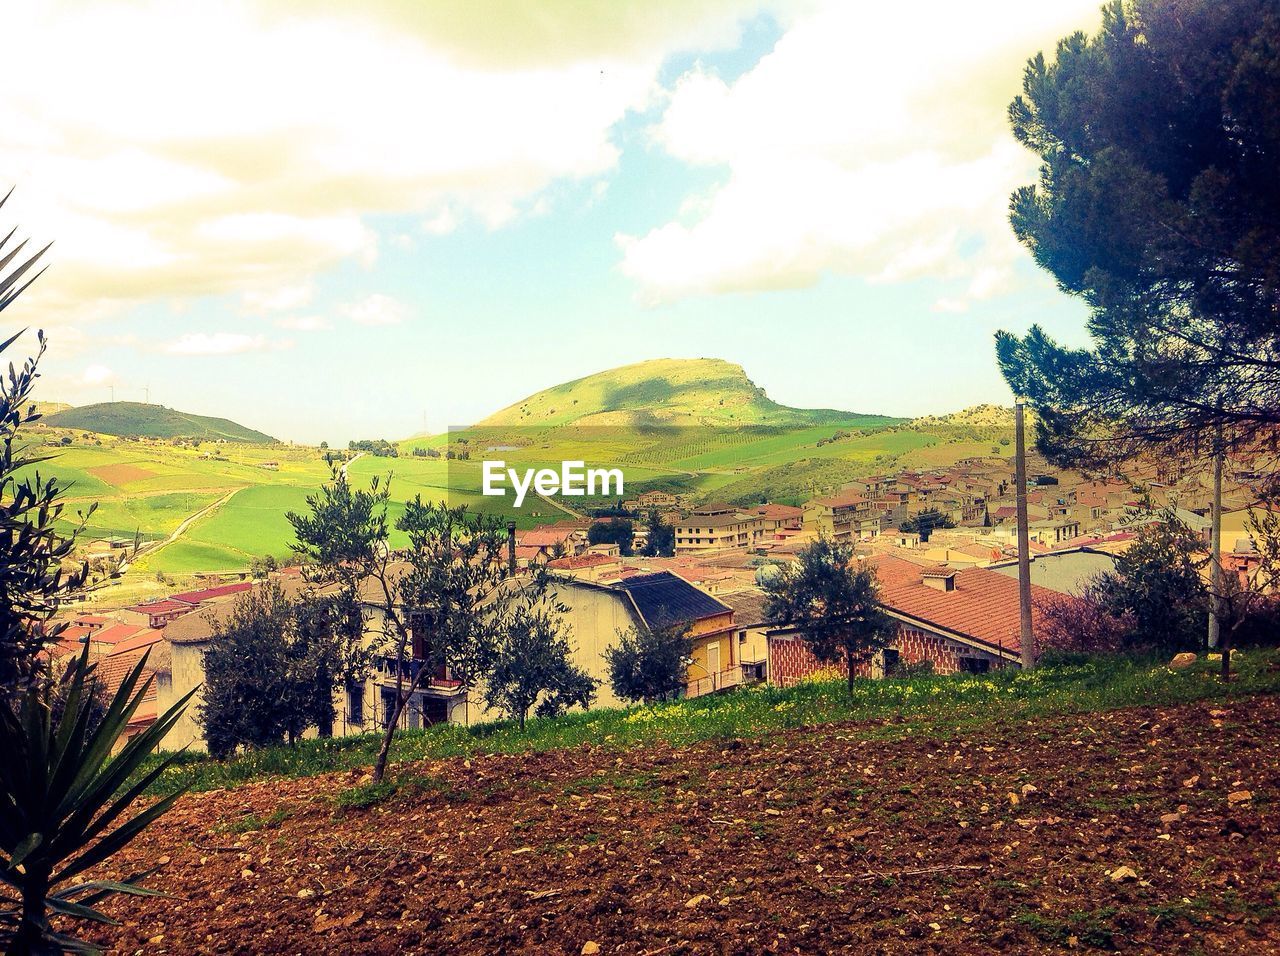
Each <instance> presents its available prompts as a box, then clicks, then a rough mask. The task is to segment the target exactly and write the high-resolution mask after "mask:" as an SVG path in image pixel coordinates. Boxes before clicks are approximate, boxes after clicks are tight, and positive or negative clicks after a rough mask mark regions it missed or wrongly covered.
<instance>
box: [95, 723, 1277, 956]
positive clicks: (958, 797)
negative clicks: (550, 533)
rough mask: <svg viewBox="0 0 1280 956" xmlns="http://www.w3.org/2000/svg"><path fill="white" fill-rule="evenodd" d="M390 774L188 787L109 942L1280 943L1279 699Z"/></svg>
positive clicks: (960, 947) (853, 728) (262, 949)
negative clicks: (358, 799) (359, 791)
mask: <svg viewBox="0 0 1280 956" xmlns="http://www.w3.org/2000/svg"><path fill="white" fill-rule="evenodd" d="M397 773H398V775H399V777H400V779H401V780H404V781H410V780H421V781H425V782H424V783H423V784H422V785H420V786H417V787H410V786H406V787H404V788H403V789H402V790H401V791H400V792H399V793H397V794H396V795H395V796H392V797H390V798H388V799H387V800H385V801H384V802H382V803H379V804H377V805H376V806H373V807H371V808H368V809H364V810H347V811H342V810H336V809H335V806H334V798H335V795H336V794H337V793H338V792H340V791H342V790H344V789H347V788H350V787H352V786H354V785H355V784H357V783H358V778H359V776H360V775H359V774H341V775H335V776H329V777H321V778H313V779H307V780H289V781H270V782H264V783H259V784H254V785H250V786H246V787H242V788H239V789H236V790H231V791H222V792H215V793H207V794H195V795H191V796H188V797H185V798H183V800H182V801H181V802H180V803H179V804H178V806H177V807H176V809H175V810H174V811H173V812H172V813H171V814H170V815H169V816H168V817H166V818H165V819H164V820H163V821H162V822H161V823H160V824H159V825H157V826H156V827H155V828H154V829H153V830H152V831H151V832H149V833H147V834H146V835H144V836H143V837H142V838H140V839H139V841H138V842H137V843H136V844H135V845H134V846H132V847H131V848H130V849H129V850H127V851H126V852H125V854H123V856H122V858H120V859H118V860H117V861H116V862H115V864H114V865H113V866H112V868H111V872H112V873H115V874H119V873H124V872H132V871H135V870H137V869H140V868H142V867H144V866H147V865H159V867H160V869H159V871H158V872H157V873H156V874H155V875H154V876H153V877H151V878H150V880H149V885H152V886H155V887H157V888H163V889H167V890H169V891H171V892H174V893H176V894H179V895H180V897H181V898H180V899H172V900H163V899H121V900H118V901H117V902H114V903H112V904H110V906H109V909H110V911H111V912H113V913H114V914H115V915H116V916H117V917H119V918H120V919H121V920H123V922H124V926H123V927H119V928H110V929H104V930H102V931H101V932H100V933H99V936H98V939H99V940H100V941H101V942H103V943H106V944H108V946H109V948H110V950H111V951H112V952H118V953H130V952H135V951H145V952H148V953H153V952H154V953H197V952H219V953H230V952H235V953H317V952H342V953H352V954H355V953H400V952H451V953H457V952H461V953H471V952H485V953H504V952H538V953H581V952H584V951H585V952H595V951H597V950H596V949H595V947H596V946H598V947H599V950H598V951H599V952H602V953H611V952H622V953H650V954H654V953H683V952H761V951H763V952H788V953H790V952H805V953H823V952H833V951H857V952H990V951H993V950H1007V951H1011V952H1028V951H1033V952H1035V951H1058V950H1061V949H1063V948H1070V947H1074V948H1077V949H1080V950H1086V949H1090V948H1093V949H1106V948H1116V949H1120V950H1124V951H1132V952H1164V953H1169V952H1184V951H1185V952H1233V953H1236V954H1246V953H1265V952H1280V839H1278V838H1277V827H1278V826H1280V804H1278V803H1277V797H1278V796H1280V701H1277V700H1276V699H1272V698H1258V699H1253V700H1248V701H1244V702H1235V703H1233V704H1231V705H1229V706H1225V708H1224V709H1218V708H1217V707H1216V706H1210V705H1199V706H1190V707H1182V708H1171V709H1167V710H1149V709H1131V710H1122V711H1112V712H1109V713H1105V714H1093V715H1086V716H1082V717H1074V716H1073V717H1061V718H1054V719H1051V720H1046V721H1040V722H1037V723H1036V724H1034V725H1028V724H1022V723H1020V724H1012V723H1004V724H1001V723H995V724H993V725H991V726H989V727H988V728H987V729H985V730H983V731H979V732H973V733H968V734H964V735H960V736H955V737H952V738H950V739H944V738H941V737H939V736H932V735H927V734H922V733H920V732H918V731H917V732H914V733H912V732H910V731H909V730H908V728H906V727H900V726H893V725H890V726H887V727H886V726H884V725H874V726H869V725H866V724H845V725H830V726H823V727H819V728H813V729H803V730H796V731H789V732H785V733H778V734H775V735H772V736H769V737H766V738H763V739H759V740H741V741H739V740H731V741H723V740H721V741H715V742H709V743H704V744H699V745H696V746H690V747H685V748H682V749H671V748H669V747H665V746H658V747H652V748H648V749H642V750H635V751H628V752H621V753H620V752H617V751H614V750H610V749H608V748H605V747H590V748H587V747H584V748H582V749H578V750H572V751H557V752H548V753H541V754H534V755H528V756H492V757H481V758H476V759H473V760H471V761H469V762H468V761H461V760H459V761H448V762H443V763H436V764H431V765H423V764H415V765H412V766H404V767H400V768H398V770H397ZM1244 791H1248V793H1249V796H1248V797H1245V796H1243V792H1244ZM1232 794H1235V796H1234V797H1231V795H1232ZM1162 817H1164V819H1163V820H1162ZM259 824H261V825H262V826H261V828H260V829H256V830H253V831H252V832H245V833H236V832H235V831H236V830H237V829H241V828H244V827H248V826H258V825H259ZM1121 867H1128V868H1129V870H1131V871H1132V875H1130V873H1129V872H1128V871H1125V870H1120V869H1119V868H1121ZM1113 877H1114V878H1113ZM584 947H585V950H584Z"/></svg>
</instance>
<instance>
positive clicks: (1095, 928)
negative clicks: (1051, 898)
mask: <svg viewBox="0 0 1280 956" xmlns="http://www.w3.org/2000/svg"><path fill="white" fill-rule="evenodd" d="M1118 912H1119V910H1117V909H1116V908H1115V907H1114V906H1104V907H1102V908H1101V909H1096V910H1089V911H1087V912H1077V913H1070V914H1068V915H1067V917H1066V919H1050V918H1048V917H1046V916H1043V915H1042V914H1040V913H1037V912H1035V911H1034V910H1023V911H1022V912H1020V913H1018V914H1017V915H1016V916H1015V917H1014V918H1013V919H1014V922H1015V923H1017V924H1019V925H1020V926H1023V927H1025V928H1026V929H1027V930H1029V931H1030V932H1031V933H1032V935H1034V936H1035V937H1036V938H1037V939H1039V940H1040V941H1041V942H1045V943H1057V944H1058V945H1060V946H1065V945H1068V944H1069V941H1070V940H1071V938H1072V937H1075V939H1076V940H1077V941H1078V942H1079V944H1080V945H1083V946H1092V947H1093V948H1094V949H1115V947H1116V937H1117V936H1120V935H1123V934H1121V933H1120V932H1119V931H1118V930H1116V929H1115V927H1114V925H1113V920H1114V919H1115V916H1116V914H1117V913H1118Z"/></svg>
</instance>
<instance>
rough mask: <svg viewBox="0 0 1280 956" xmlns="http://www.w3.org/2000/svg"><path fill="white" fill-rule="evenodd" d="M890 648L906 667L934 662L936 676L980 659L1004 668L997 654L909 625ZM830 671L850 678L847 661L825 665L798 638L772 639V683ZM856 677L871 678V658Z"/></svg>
mask: <svg viewBox="0 0 1280 956" xmlns="http://www.w3.org/2000/svg"><path fill="white" fill-rule="evenodd" d="M889 647H891V648H894V649H895V650H897V651H898V653H899V654H900V655H901V657H900V660H901V661H902V663H904V664H914V663H917V662H919V661H924V660H928V661H932V662H933V671H934V673H935V674H955V673H957V672H958V671H960V670H961V669H962V667H961V663H960V660H961V658H965V657H968V658H976V659H978V660H986V661H989V662H990V666H991V667H992V668H996V667H999V666H1000V663H999V658H998V657H997V656H996V655H995V654H988V653H986V652H984V651H980V650H978V649H976V648H973V647H970V646H968V645H966V644H961V643H960V642H958V641H953V640H950V639H949V638H946V637H943V636H942V635H940V634H933V633H931V632H929V631H924V630H921V629H919V628H915V627H911V626H909V625H906V624H900V625H899V626H898V633H897V635H896V636H895V637H894V639H893V640H892V641H890V642H889ZM824 671H830V672H832V673H834V674H839V675H840V676H841V677H844V676H847V674H848V669H847V668H846V666H845V662H844V661H836V662H833V663H824V662H822V661H820V660H818V659H817V658H816V657H815V656H814V654H813V652H812V651H811V650H809V646H808V644H806V643H805V641H804V640H803V639H801V638H800V637H798V636H797V635H794V634H770V635H769V682H770V683H772V684H778V685H779V686H782V687H788V686H790V685H792V684H794V683H796V682H797V681H799V680H802V679H804V678H806V677H811V676H813V675H814V674H817V673H819V672H824ZM854 675H855V676H856V677H871V676H874V675H873V673H872V662H871V656H870V655H867V656H866V657H865V658H864V659H861V660H855V661H854Z"/></svg>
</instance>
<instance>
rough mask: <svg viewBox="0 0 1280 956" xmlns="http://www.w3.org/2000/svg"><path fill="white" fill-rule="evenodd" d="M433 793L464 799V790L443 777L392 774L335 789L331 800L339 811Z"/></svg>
mask: <svg viewBox="0 0 1280 956" xmlns="http://www.w3.org/2000/svg"><path fill="white" fill-rule="evenodd" d="M433 793H434V794H442V795H444V796H445V797H448V798H451V799H460V800H465V799H466V794H465V792H463V791H456V790H454V789H453V787H452V785H451V784H450V783H449V782H448V781H447V780H444V779H442V778H440V777H433V776H430V775H425V774H424V775H414V776H405V777H395V778H392V779H390V780H383V781H381V782H379V783H372V782H370V783H365V784H361V785H360V786H356V787H351V788H350V789H347V790H342V791H339V792H338V794H337V796H335V797H334V799H333V802H334V805H335V806H336V808H337V809H338V810H339V811H346V810H367V809H369V808H370V807H374V806H377V805H378V804H380V803H386V802H387V801H389V800H391V799H393V798H398V797H403V798H412V797H415V796H424V795H427V794H433Z"/></svg>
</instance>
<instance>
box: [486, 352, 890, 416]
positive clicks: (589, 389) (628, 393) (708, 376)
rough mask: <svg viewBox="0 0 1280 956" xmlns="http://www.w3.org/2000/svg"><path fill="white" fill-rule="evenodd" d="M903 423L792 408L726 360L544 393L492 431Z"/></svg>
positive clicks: (612, 375)
mask: <svg viewBox="0 0 1280 956" xmlns="http://www.w3.org/2000/svg"><path fill="white" fill-rule="evenodd" d="M895 421H898V419H893V418H888V417H886V416H884V415H862V414H856V413H853V412H842V411H835V410H833V409H829V408H814V409H810V408H789V407H787V406H786V405H779V404H778V403H777V402H775V401H773V400H772V399H770V398H769V396H768V395H766V394H765V392H764V389H762V388H760V387H758V386H757V385H756V384H755V383H754V382H752V381H751V379H749V378H747V374H746V372H745V371H743V369H742V366H740V365H735V364H734V363H732V362H726V361H725V360H723V359H708V358H700V359H654V360H652V361H648V362H638V363H636V364H635V365H624V366H622V367H621V368H615V369H609V370H608V371H606V372H598V373H596V374H595V375H588V376H586V377H585V378H580V379H576V380H575V381H572V382H565V383H564V384H563V385H556V386H554V387H553V388H548V389H544V390H543V391H541V392H538V393H537V394H535V395H530V396H529V397H528V398H526V399H524V400H522V401H519V402H516V403H515V404H514V405H510V406H508V407H507V408H504V409H502V410H501V411H498V412H495V413H494V414H492V415H490V416H489V417H488V418H486V419H484V420H483V421H481V422H479V423H478V424H479V425H481V426H485V427H510V426H523V427H546V426H556V425H567V424H570V423H573V424H577V425H588V426H617V425H622V426H626V425H646V424H665V425H681V426H697V425H793V426H796V425H808V424H826V423H841V424H851V425H858V426H861V427H868V426H873V425H887V424H891V423H893V422H895Z"/></svg>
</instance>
